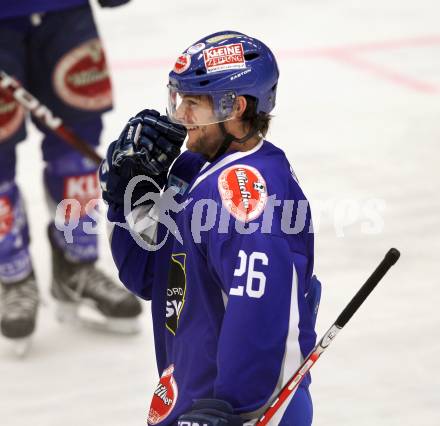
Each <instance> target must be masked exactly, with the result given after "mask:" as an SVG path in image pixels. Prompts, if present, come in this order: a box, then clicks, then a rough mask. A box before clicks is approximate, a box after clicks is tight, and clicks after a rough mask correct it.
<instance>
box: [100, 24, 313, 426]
mask: <svg viewBox="0 0 440 426" xmlns="http://www.w3.org/2000/svg"><path fill="white" fill-rule="evenodd" d="M278 75H279V73H278V67H277V63H276V60H275V57H274V55H273V54H272V52H271V51H270V50H269V48H268V47H267V46H265V45H264V44H263V43H262V42H260V41H259V40H257V39H255V38H252V37H248V36H246V35H244V34H241V33H238V32H235V31H223V32H219V33H215V34H212V35H210V36H207V37H204V38H203V39H201V40H199V41H198V42H197V43H195V44H193V45H192V46H190V47H189V48H188V49H186V50H185V51H184V52H183V53H182V55H181V56H179V58H178V59H177V62H176V64H175V67H174V69H173V70H172V71H171V72H170V74H169V84H168V88H169V105H168V116H161V115H160V114H159V113H158V112H156V111H152V110H144V111H142V112H140V113H139V114H138V115H137V116H136V117H134V118H132V119H131V120H130V121H129V122H128V124H127V126H126V127H125V128H124V130H123V132H122V134H121V135H120V137H119V139H118V140H117V141H115V142H113V143H112V144H111V145H110V147H109V150H108V152H107V157H106V160H105V161H104V162H103V164H102V165H101V168H100V179H101V186H102V189H103V197H104V199H105V200H106V201H107V203H108V204H109V210H108V219H109V221H110V224H111V225H112V231H111V234H110V240H111V249H112V253H113V258H114V261H115V263H116V265H117V267H118V269H119V276H120V279H121V281H122V282H123V283H124V284H125V285H126V286H127V288H128V289H130V290H131V291H132V292H133V293H135V294H137V295H138V296H140V297H142V298H144V299H146V300H151V302H152V317H153V325H154V337H155V349H156V358H157V367H158V372H159V375H160V380H159V383H158V385H157V388H156V389H155V391H154V393H153V396H152V400H151V405H150V409H149V413H148V424H150V425H177V424H179V425H181V426H184V425H195V424H200V425H202V424H204V425H209V426H217V425H225V426H226V425H231V426H232V425H242V424H246V423H249V424H252V422H253V421H255V419H256V418H258V416H259V415H260V414H261V413H262V412H264V410H265V408H267V406H268V404H269V403H270V401H271V398H272V397H273V396H274V395H275V394H276V393H277V391H278V390H279V389H280V388H281V386H283V385H284V384H285V383H286V381H287V380H288V378H289V376H290V374H291V373H292V372H294V371H295V370H296V368H297V367H298V366H299V364H300V363H301V361H302V359H303V357H305V356H306V355H307V354H308V353H309V351H310V350H311V349H312V348H313V346H314V344H315V339H316V334H315V331H314V325H315V317H316V309H317V303H318V301H319V296H320V284H319V282H318V281H317V280H316V279H315V278H313V277H312V271H313V233H312V226H311V214H310V209H309V205H308V203H307V200H306V198H305V196H304V194H303V192H302V190H301V188H300V186H299V184H298V182H297V180H296V177H295V175H294V173H293V171H292V169H291V167H290V165H289V162H288V160H287V158H286V156H285V154H284V153H283V151H282V150H281V149H279V148H277V147H276V146H275V145H273V144H272V143H270V142H269V141H267V140H265V139H264V136H265V135H266V132H267V130H268V127H269V121H270V115H269V114H270V112H271V111H272V109H273V108H274V105H275V98H276V90H277V83H278ZM185 137H187V142H186V147H187V151H185V152H183V153H182V154H181V155H180V156H178V154H179V150H180V147H181V145H182V143H183V141H184V139H185ZM176 157H177V159H176ZM175 159H176V160H175ZM174 160H175V161H174ZM173 161H174V163H173ZM172 163H173V164H172ZM171 164H172V166H171ZM170 166H171V168H170ZM161 190H163V191H162V193H161V195H160V194H159V193H160V191H161ZM309 384H310V377H308V376H307V377H306V378H305V379H304V381H303V382H302V383H301V386H300V387H299V389H298V390H297V392H296V393H295V394H294V396H293V398H291V399H290V400H289V401H288V402H287V403H286V404H285V405H284V406H283V409H282V410H280V412H278V413H277V415H276V416H275V417H274V419H273V420H272V421H271V424H272V425H276V424H279V425H283V426H285V425H289V426H306V425H310V424H311V422H312V413H313V409H312V401H311V397H310V393H309V390H308V388H309Z"/></svg>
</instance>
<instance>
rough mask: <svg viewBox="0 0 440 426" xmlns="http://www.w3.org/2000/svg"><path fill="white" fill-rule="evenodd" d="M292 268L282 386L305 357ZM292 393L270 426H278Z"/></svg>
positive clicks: (296, 281)
mask: <svg viewBox="0 0 440 426" xmlns="http://www.w3.org/2000/svg"><path fill="white" fill-rule="evenodd" d="M292 266H293V268H292V269H293V270H292V292H291V295H290V316H289V333H288V335H287V341H286V354H285V357H284V365H283V367H282V371H281V377H282V386H284V385H285V384H286V383H287V381H288V380H289V378H290V376H291V375H292V373H293V372H294V371H295V370H296V369H297V368H298V367H299V366H300V365H301V363H302V361H303V357H302V354H301V349H300V346H299V306H298V274H297V272H296V268H295V265H292ZM292 396H293V395H291V396H290V397H289V398H288V399H287V400H286V401H285V402H284V404H283V405H282V407H281V408H280V409H279V410H278V412H277V413H276V414H275V415H274V416H273V417H272V419H271V420H270V422H269V423H268V425H269V426H277V425H278V424H279V423H280V422H281V419H282V417H283V415H284V412H285V410H286V408H287V406H288V405H289V403H290V401H291V399H292Z"/></svg>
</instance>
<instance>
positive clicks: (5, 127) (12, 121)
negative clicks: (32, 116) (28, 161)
mask: <svg viewBox="0 0 440 426" xmlns="http://www.w3.org/2000/svg"><path fill="white" fill-rule="evenodd" d="M23 120H24V110H23V107H22V106H21V105H20V104H18V102H17V101H16V100H15V99H14V97H13V96H12V95H11V94H10V93H9V92H7V91H6V90H3V89H0V143H1V142H3V141H4V140H6V139H8V138H10V137H11V136H12V135H13V134H14V133H15V132H16V131H17V130H18V129H19V128H20V126H21V124H22V123H23Z"/></svg>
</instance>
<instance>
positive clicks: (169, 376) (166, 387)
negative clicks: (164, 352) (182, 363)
mask: <svg viewBox="0 0 440 426" xmlns="http://www.w3.org/2000/svg"><path fill="white" fill-rule="evenodd" d="M173 373H174V364H171V365H170V366H169V367H168V368H166V369H165V370H164V371H163V373H162V376H161V378H160V380H159V383H158V385H157V387H156V390H155V391H154V394H153V398H152V400H151V405H150V411H149V413H148V424H149V425H156V424H158V423H160V422H162V421H164V420H165V419H166V418H167V417H168V416H169V415H170V413H171V411H173V408H174V406H175V405H176V402H177V396H178V389H177V383H176V380H175V379H174V376H173Z"/></svg>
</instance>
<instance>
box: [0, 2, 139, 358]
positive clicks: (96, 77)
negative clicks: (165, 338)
mask: <svg viewBox="0 0 440 426" xmlns="http://www.w3.org/2000/svg"><path fill="white" fill-rule="evenodd" d="M127 1H128V0H99V2H100V3H101V4H102V5H103V6H116V5H118V4H123V3H126V2H127ZM0 69H1V70H3V71H5V72H7V73H8V74H10V75H12V76H14V77H15V78H16V79H17V80H19V81H20V83H21V84H22V85H23V86H24V87H25V88H27V89H28V90H29V91H30V92H31V93H32V94H33V95H35V96H36V97H37V98H38V99H39V100H40V101H41V102H42V103H44V104H45V105H47V106H48V107H49V109H51V110H52V111H54V113H55V114H56V115H58V116H60V117H61V118H62V119H63V120H64V122H65V123H66V124H67V125H68V126H69V127H70V128H71V129H73V130H74V132H75V133H76V134H78V135H79V136H80V137H81V138H83V139H84V140H86V141H87V142H88V143H89V144H90V145H92V146H96V145H98V143H99V137H100V134H101V131H102V120H101V116H102V114H103V113H104V112H105V111H108V110H109V109H111V107H112V90H111V83H110V78H109V74H108V68H107V63H106V60H105V55H104V50H103V48H102V45H101V41H100V38H99V35H98V32H97V28H96V25H95V22H94V19H93V15H92V11H91V8H90V5H89V1H88V0H62V1H61V0H60V1H58V0H56V1H55V0H14V1H7V2H5V1H4V2H2V5H1V9H0ZM25 119H26V112H25V111H24V110H23V108H22V107H21V106H20V105H19V104H18V103H17V102H16V101H15V100H14V98H13V97H12V96H11V95H10V94H8V93H7V92H4V91H2V90H1V89H0V288H1V305H2V306H1V309H0V311H1V333H2V334H3V335H4V336H5V337H7V338H10V339H12V341H13V342H17V341H23V340H24V342H25V345H24V346H21V345H17V347H18V348H19V349H20V350H22V349H23V350H25V349H26V346H27V342H28V339H29V337H30V335H31V334H32V332H33V331H34V328H35V324H36V317H37V308H38V301H39V296H38V286H37V280H36V277H35V274H34V267H33V262H32V259H31V256H30V251H29V230H28V222H27V215H26V212H25V206H24V202H23V199H22V196H21V193H20V189H19V187H18V185H17V183H16V179H15V165H16V146H17V143H18V142H19V141H21V140H23V139H25V138H26V128H25ZM40 130H41V132H42V133H43V143H42V151H43V159H44V161H45V169H44V185H45V189H46V193H47V200H48V201H49V207H50V210H51V213H52V214H53V216H52V219H54V216H55V207H56V205H57V204H58V203H59V202H60V201H61V200H63V199H65V198H71V199H75V200H77V201H78V203H79V204H80V205H81V212H77V213H78V216H79V221H80V223H82V222H83V221H84V219H86V218H87V215H86V213H87V212H86V208H85V206H86V205H87V204H88V203H89V201H90V200H93V199H97V198H99V197H100V191H99V184H98V181H97V177H96V170H97V167H96V165H95V164H92V163H91V162H90V161H89V160H87V159H86V158H84V157H83V155H81V154H80V153H78V152H76V151H75V150H74V149H72V148H71V147H69V146H67V145H66V144H65V143H63V141H62V140H60V139H59V138H58V137H57V136H55V135H54V134H52V133H50V132H49V131H47V129H44V128H41V127H40ZM28 213H29V212H28ZM30 214H31V215H34V213H33V211H32V208H31V209H30ZM88 220H89V219H88ZM82 229H83V228H82V227H81V226H80V227H78V229H77V230H76V231H75V233H74V236H73V241H72V243H71V244H67V243H66V241H65V240H64V238H63V235H62V233H60V232H59V231H58V230H57V229H56V228H55V226H54V220H52V221H51V224H50V226H49V229H48V233H49V240H50V243H51V248H52V254H53V256H52V257H53V285H52V287H51V290H52V294H53V296H54V297H55V298H56V299H57V300H58V301H59V303H60V304H61V305H62V309H61V310H60V313H61V314H64V313H66V311H67V310H69V311H70V313H71V314H72V316H73V314H74V312H75V311H76V309H77V307H78V304H79V303H81V302H82V301H84V300H85V299H87V300H88V301H93V302H94V303H95V305H96V307H97V309H98V310H99V311H100V312H101V314H102V315H104V316H105V317H106V318H107V319H108V321H109V323H108V324H109V325H110V323H112V324H113V325H115V326H116V327H119V329H120V327H121V326H122V325H126V324H127V322H129V321H131V323H132V325H133V326H135V321H133V320H134V319H135V318H136V317H137V315H138V314H139V312H140V304H139V302H138V300H137V299H136V298H135V297H134V296H133V295H131V294H130V293H129V292H127V291H126V290H125V289H124V288H123V287H122V286H120V285H118V284H116V283H114V282H113V280H111V279H110V278H109V277H107V276H106V275H104V274H103V273H102V271H101V270H99V269H98V268H96V267H95V261H96V259H97V257H98V249H97V236H96V235H87V234H85V233H84V232H82ZM22 339H23V340H22Z"/></svg>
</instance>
